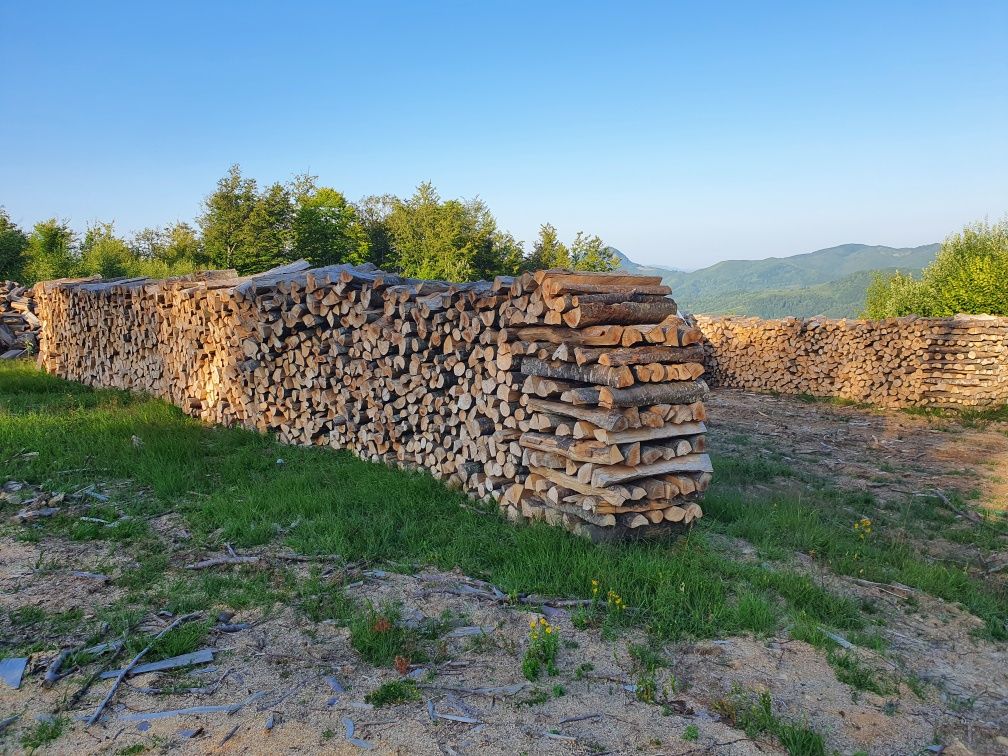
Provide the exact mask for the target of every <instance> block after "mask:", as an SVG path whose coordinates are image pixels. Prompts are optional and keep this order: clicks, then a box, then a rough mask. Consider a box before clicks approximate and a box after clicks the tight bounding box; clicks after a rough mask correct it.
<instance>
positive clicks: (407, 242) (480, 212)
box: [385, 182, 517, 281]
mask: <svg viewBox="0 0 1008 756" xmlns="http://www.w3.org/2000/svg"><path fill="white" fill-rule="evenodd" d="M385 222H386V224H387V226H388V230H389V235H390V237H391V242H392V253H391V260H392V262H393V264H394V265H395V267H396V268H397V269H398V270H400V271H401V272H402V273H404V274H405V275H407V276H412V277H416V278H440V279H445V280H448V281H470V280H472V279H473V278H474V277H478V278H489V277H491V276H494V275H497V274H498V273H506V272H514V270H515V269H516V268H517V261H516V260H515V245H516V242H515V241H514V239H513V238H512V237H511V236H510V235H507V234H502V233H499V232H498V230H497V224H496V221H495V220H494V218H493V215H492V214H491V213H490V210H489V209H488V208H487V206H486V204H485V203H484V202H483V201H482V200H480V199H475V200H469V201H467V202H463V201H462V200H447V201H444V202H442V201H441V198H440V196H439V195H438V193H437V190H436V189H435V188H434V186H433V185H432V184H431V183H430V182H425V183H423V184H420V186H418V187H417V190H416V192H415V193H414V194H413V196H412V197H410V198H409V199H408V200H396V201H395V202H394V204H393V207H392V210H391V212H389V214H388V216H387V218H386V221H385ZM509 265H510V266H511V268H510V269H509V268H508V266H509Z"/></svg>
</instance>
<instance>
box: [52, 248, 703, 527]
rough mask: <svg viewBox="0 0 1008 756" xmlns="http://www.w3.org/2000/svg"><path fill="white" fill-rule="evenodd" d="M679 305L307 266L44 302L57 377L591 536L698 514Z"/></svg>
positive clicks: (686, 349)
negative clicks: (445, 486) (406, 474)
mask: <svg viewBox="0 0 1008 756" xmlns="http://www.w3.org/2000/svg"><path fill="white" fill-rule="evenodd" d="M668 294H669V290H668V289H667V288H666V287H665V286H663V285H662V284H661V281H660V279H658V278H657V277H652V276H630V275H621V274H584V273H572V272H569V271H539V272H536V273H535V274H526V275H523V276H520V277H517V278H498V279H496V280H494V281H492V282H489V281H483V282H475V283H466V284H452V283H446V282H441V281H420V280H415V279H407V278H403V277H399V276H395V275H391V274H388V273H385V272H383V271H381V270H378V269H377V268H375V267H374V266H371V265H363V266H357V267H353V266H345V265H344V266H331V267H327V268H318V269H311V270H309V269H307V266H306V264H304V263H294V264H291V265H289V266H284V267H283V268H280V269H274V270H272V271H267V272H266V273H264V274H261V275H258V276H253V277H239V276H237V275H236V274H235V272H234V271H210V272H206V273H202V274H195V275H190V276H182V277H178V278H173V279H166V280H160V281H154V280H148V279H122V280H115V281H101V280H88V281H55V282H47V283H44V284H39V285H38V286H37V287H36V289H35V295H36V298H37V302H38V314H39V318H40V320H41V322H42V332H41V338H40V344H39V361H40V364H41V365H42V366H43V367H44V368H45V369H46V370H48V371H49V372H52V373H55V374H57V375H60V376H63V377H65V378H68V379H71V380H77V381H81V382H84V383H87V384H90V385H98V386H113V387H119V388H126V389H130V390H135V391H143V392H147V393H151V394H154V395H157V396H161V397H163V398H165V399H167V400H168V401H171V402H173V403H175V404H177V405H178V406H180V407H182V408H183V410H185V411H186V412H188V413H190V414H192V415H194V416H197V417H200V418H202V419H203V420H205V421H208V422H214V423H224V424H238V425H243V426H246V427H250V428H255V429H258V430H261V431H269V432H274V433H276V434H277V435H278V436H279V437H280V439H281V440H283V441H285V442H288V443H296V444H324V445H330V446H335V447H340V448H347V449H350V450H351V451H353V452H354V453H356V454H358V455H360V456H361V457H364V458H367V459H372V460H382V461H386V462H390V463H395V464H398V465H401V466H406V467H421V468H424V469H427V470H429V471H430V472H431V473H432V474H433V475H435V476H436V477H438V478H442V479H444V480H446V481H447V482H448V483H450V484H451V485H454V486H457V487H459V488H462V489H464V490H465V491H467V492H469V493H470V494H472V495H474V496H480V497H483V496H492V497H494V498H495V499H497V500H498V501H499V502H500V505H501V506H502V507H503V508H504V509H505V510H506V511H507V513H508V514H509V515H510V516H512V517H514V518H519V517H522V518H526V519H529V518H531V519H545V520H547V521H548V522H550V523H553V524H557V525H562V526H565V527H567V528H569V529H571V530H574V531H576V532H579V533H583V534H586V535H589V536H592V537H595V538H615V537H624V536H641V535H655V534H662V533H665V532H667V531H669V530H670V529H674V528H678V527H681V526H682V525H684V524H688V523H689V522H691V521H692V520H694V519H696V518H697V517H699V516H700V515H701V510H700V507H699V504H698V503H697V500H698V498H699V497H700V495H701V494H702V492H703V490H704V489H705V488H706V486H707V484H708V483H709V481H710V475H711V468H710V461H709V459H708V457H707V455H706V454H705V453H704V448H705V435H704V434H705V431H706V428H705V427H704V420H705V411H704V407H703V399H704V397H705V396H706V385H705V384H704V383H703V381H702V380H700V379H699V378H700V374H701V373H702V371H703V367H702V364H701V362H702V347H701V346H700V341H701V334H700V331H699V330H698V329H697V328H695V327H691V326H689V325H687V324H686V323H685V322H684V321H683V320H682V319H681V318H680V317H679V315H678V314H677V310H676V304H675V302H674V301H673V300H672V299H670V298H669V297H668Z"/></svg>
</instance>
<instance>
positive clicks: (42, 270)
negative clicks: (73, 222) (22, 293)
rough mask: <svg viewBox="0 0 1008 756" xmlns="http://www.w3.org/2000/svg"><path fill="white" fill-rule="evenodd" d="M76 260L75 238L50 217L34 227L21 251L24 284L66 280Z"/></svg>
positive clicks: (73, 273)
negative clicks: (23, 264) (22, 251)
mask: <svg viewBox="0 0 1008 756" xmlns="http://www.w3.org/2000/svg"><path fill="white" fill-rule="evenodd" d="M79 261H80V258H79V256H78V249H77V236H76V234H74V232H73V229H71V228H70V226H69V224H67V223H66V222H65V221H60V220H57V219H56V218H50V219H49V220H44V221H39V222H38V223H36V224H35V227H34V228H33V229H32V232H31V234H29V236H28V247H27V249H26V250H25V267H24V279H25V283H35V282H36V281H48V280H51V279H54V278H68V277H71V276H73V275H75V273H76V271H77V266H78V263H79Z"/></svg>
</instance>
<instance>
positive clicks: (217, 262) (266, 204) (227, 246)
mask: <svg viewBox="0 0 1008 756" xmlns="http://www.w3.org/2000/svg"><path fill="white" fill-rule="evenodd" d="M293 219H294V203H293V199H292V196H291V190H290V188H288V187H286V186H284V185H282V184H276V183H275V184H271V185H270V186H268V187H266V188H265V189H263V190H262V191H260V190H259V187H258V184H256V181H255V179H251V178H248V179H247V178H243V177H242V175H241V168H240V167H239V166H238V165H233V166H231V168H230V169H229V170H228V174H227V175H226V176H225V177H224V178H222V179H220V181H218V182H217V188H216V190H214V192H213V193H212V194H211V195H210V196H209V197H207V198H206V200H204V202H203V214H202V215H201V216H200V218H199V225H200V229H201V230H202V232H203V245H204V250H205V254H206V256H207V258H208V260H209V262H210V263H211V264H212V265H213V266H215V267H218V268H234V269H235V270H237V271H238V272H239V273H240V274H242V275H247V274H249V273H259V272H261V271H263V270H266V269H267V268H272V267H274V266H277V265H282V264H284V263H287V262H290V261H291V259H292V257H291V251H292V248H293V243H292V239H293V231H292V222H293Z"/></svg>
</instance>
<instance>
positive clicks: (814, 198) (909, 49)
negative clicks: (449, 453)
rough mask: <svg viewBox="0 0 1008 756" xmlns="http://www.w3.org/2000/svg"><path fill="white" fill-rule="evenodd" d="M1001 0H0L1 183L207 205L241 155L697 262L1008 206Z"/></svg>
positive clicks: (53, 200)
mask: <svg viewBox="0 0 1008 756" xmlns="http://www.w3.org/2000/svg"><path fill="white" fill-rule="evenodd" d="M1006 39H1008V2H1006V0H998V1H995V2H987V3H985V2H937V3H936V2H919V1H918V2H906V3H904V2H882V3H880V2H867V3H858V2H842V3H820V2H810V3H806V2H795V3H781V4H774V3H770V2H760V3H757V2H739V3H699V2H698V3H689V4H686V3H673V2H662V3H635V2H609V3H593V2H572V3H562V2H551V3H544V2H534V3H520V2H499V3H498V2H472V1H470V2H465V3H447V2H408V3H407V2H402V3H398V2H374V3H368V2H357V3H353V4H341V3H335V2H332V3H318V4H312V3H308V2H301V3H286V4H281V3H272V4H266V3H257V2H248V1H245V2H241V3H234V4H226V3H217V2H212V3H211V2H201V3H192V4H189V3H184V2H169V3H145V2H135V1H134V2H129V3H107V2H91V3H77V2H75V3H66V4H57V3H50V2H42V1H37V2H26V1H24V0H19V1H17V2H12V1H11V0H0V71H2V74H3V80H2V81H3V85H2V89H0V147H2V152H0V204H2V205H3V206H5V207H6V208H7V210H8V212H9V213H10V215H11V216H12V217H13V218H14V219H15V220H16V221H18V222H19V223H21V224H22V225H25V226H30V225H31V224H33V223H34V222H35V221H37V220H39V219H42V218H46V217H51V216H53V215H56V216H59V217H62V218H67V219H69V220H70V221H71V222H72V224H73V225H74V226H75V227H76V228H79V229H82V228H84V227H85V226H86V225H87V224H88V223H89V222H91V221H94V220H99V219H100V220H114V221H115V222H116V224H117V227H118V228H119V229H120V230H121V231H125V232H129V231H133V230H136V229H139V228H142V227H143V226H147V225H155V224H163V223H166V222H168V221H173V220H176V219H183V220H191V219H193V218H194V217H195V216H196V215H197V214H198V212H199V206H200V202H201V200H202V198H203V197H204V196H205V195H206V194H207V193H208V192H209V191H210V190H211V189H212V188H213V185H214V183H215V181H216V180H217V179H218V178H219V177H220V176H222V175H223V174H224V173H225V171H226V170H227V167H228V166H229V165H230V164H231V163H234V162H238V163H240V164H241V166H242V168H243V169H244V171H245V172H246V173H247V174H249V175H252V176H255V177H256V178H257V179H260V180H263V181H273V180H286V179H288V178H290V177H291V176H292V175H294V174H296V173H301V172H304V171H309V172H311V173H314V174H316V175H318V176H319V177H320V180H321V182H323V183H325V184H328V185H331V186H335V187H336V188H338V189H340V190H342V191H343V192H344V193H346V194H347V196H348V197H350V198H351V199H357V198H359V197H361V196H364V195H367V194H376V193H377V194H380V193H386V192H390V193H394V194H398V195H400V196H403V195H407V194H409V193H411V191H412V189H413V188H414V187H415V186H416V184H417V183H419V182H420V181H422V180H426V179H429V180H431V181H433V182H434V184H435V185H436V186H437V187H438V189H439V190H440V192H441V194H442V196H444V197H452V196H461V197H472V196H475V195H479V196H481V197H482V198H483V199H484V200H486V201H487V203H488V204H489V205H490V207H491V209H492V210H493V212H494V213H495V215H496V216H497V219H498V221H499V223H500V224H501V226H503V227H504V228H506V229H508V230H510V231H512V232H513V233H514V234H515V235H516V236H517V237H518V238H521V239H525V240H531V239H532V238H533V237H534V235H535V233H536V230H537V228H538V226H539V224H540V223H542V222H546V221H549V222H552V223H553V224H554V225H556V226H557V227H558V228H559V229H560V231H561V233H562V234H563V235H565V236H573V234H574V232H575V231H576V230H578V229H585V230H587V231H590V232H593V233H597V234H599V235H600V236H602V238H603V239H604V240H605V241H606V242H607V243H610V244H612V245H614V246H616V247H619V248H620V249H622V250H623V251H624V252H626V253H627V254H629V255H630V256H631V257H632V258H634V259H636V260H637V261H639V262H647V263H653V264H664V265H671V266H679V267H686V268H695V267H702V266H704V265H707V264H710V263H712V262H714V261H716V260H719V259H724V258H738V257H764V256H768V255H787V254H794V253H798V252H804V251H810V250H813V249H817V248H820V247H825V246H831V245H834V244H840V243H845V242H865V243H877V244H890V245H894V246H907V245H916V244H923V243H927V242H932V241H937V240H940V239H941V238H942V237H943V236H945V235H946V234H947V233H949V232H950V231H953V230H955V229H957V228H958V227H960V226H961V225H962V224H963V223H965V222H968V221H971V220H974V219H978V218H983V217H984V216H989V217H990V218H991V219H994V218H999V217H1001V216H1002V215H1004V213H1005V212H1006V211H1008V47H1006V45H1005V41H1006Z"/></svg>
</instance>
